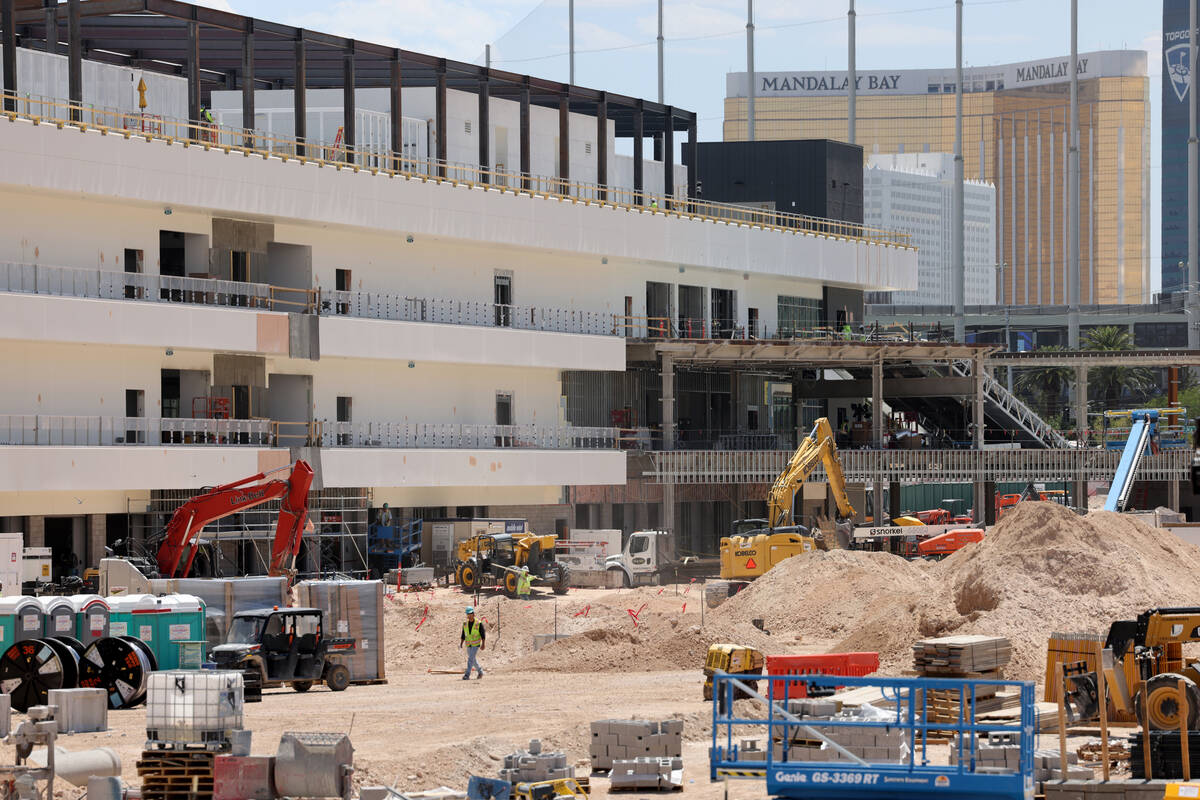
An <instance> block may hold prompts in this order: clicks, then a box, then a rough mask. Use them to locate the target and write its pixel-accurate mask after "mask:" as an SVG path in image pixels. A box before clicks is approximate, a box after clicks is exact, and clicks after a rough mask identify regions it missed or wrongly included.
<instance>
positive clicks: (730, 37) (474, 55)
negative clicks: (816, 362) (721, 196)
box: [201, 0, 1162, 288]
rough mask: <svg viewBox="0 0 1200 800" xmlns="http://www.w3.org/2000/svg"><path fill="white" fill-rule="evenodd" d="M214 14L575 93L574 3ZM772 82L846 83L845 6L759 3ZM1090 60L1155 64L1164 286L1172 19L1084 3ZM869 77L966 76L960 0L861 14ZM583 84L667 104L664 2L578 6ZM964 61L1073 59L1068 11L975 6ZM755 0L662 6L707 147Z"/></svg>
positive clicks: (673, 69)
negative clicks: (774, 75) (1164, 158)
mask: <svg viewBox="0 0 1200 800" xmlns="http://www.w3.org/2000/svg"><path fill="white" fill-rule="evenodd" d="M201 2H203V3H204V4H206V5H213V6H218V7H223V8H229V9H232V10H235V11H238V12H241V13H245V14H253V15H255V16H258V17H261V18H265V19H271V20H277V21H280V22H286V23H290V24H295V25H301V26H304V27H308V28H313V29H316V30H321V31H326V32H330V33H336V34H342V35H347V36H354V37H356V38H360V39H365V40H369V41H375V42H380V43H383V44H389V45H393V46H399V47H404V48H406V49H409V50H416V51H421V52H427V53H433V54H438V55H444V56H447V57H450V58H455V59H459V60H463V61H481V60H482V55H483V51H484V45H485V44H488V43H491V44H492V46H493V51H492V58H493V63H494V65H495V66H497V67H501V68H504V69H507V70H511V71H514V72H521V73H528V74H531V75H537V76H540V77H546V78H551V79H555V80H566V79H567V72H568V65H567V57H566V55H565V53H566V51H567V0H546V1H545V2H542V3H534V2H529V1H528V0H441V2H438V1H436V0H326V1H325V2H317V1H316V0H254V2H250V1H249V0H201ZM754 6H755V8H754V12H755V23H756V27H757V32H756V37H755V63H756V67H757V68H758V69H760V70H790V69H797V70H799V69H844V68H845V66H846V22H845V19H846V18H845V14H846V8H847V3H846V2H845V0H839V1H838V2H816V1H814V0H756V2H755V3H754ZM1079 6H1080V20H1079V49H1080V51H1088V50H1102V49H1120V48H1129V49H1138V50H1147V51H1149V53H1150V57H1149V60H1148V63H1149V71H1150V103H1151V119H1152V129H1153V130H1152V148H1151V170H1152V172H1151V196H1152V202H1153V208H1152V221H1151V231H1152V243H1151V259H1152V260H1151V274H1152V275H1153V276H1154V282H1155V284H1154V285H1155V288H1157V285H1158V277H1159V276H1158V261H1159V247H1158V200H1159V189H1158V176H1159V163H1160V158H1159V133H1158V112H1159V97H1160V81H1161V77H1162V67H1161V65H1162V55H1161V32H1162V5H1161V3H1158V2H1144V1H1139V0H1134V1H1133V2H1130V1H1129V0H1124V1H1123V2H1118V1H1117V0H1080V3H1079ZM856 10H857V12H858V47H859V50H858V67H859V69H874V68H927V67H947V66H953V64H954V3H953V2H952V0H858V2H857V4H856ZM575 15H576V24H575V45H576V51H577V53H576V59H575V73H576V74H575V79H576V83H578V84H580V85H583V86H591V87H594V88H603V89H607V90H610V91H615V92H620V93H622V94H628V95H634V96H638V97H645V98H649V99H656V96H657V80H658V79H657V72H656V50H655V41H654V40H655V36H656V35H657V2H656V0H576V2H575ZM963 20H964V22H963V27H964V44H963V49H964V60H965V62H966V63H967V64H968V65H970V64H977V65H984V64H999V63H1007V62H1011V61H1021V60H1026V59H1038V58H1048V57H1051V56H1061V55H1066V54H1068V53H1069V52H1070V4H1069V2H1068V0H966V2H965V3H964V12H963ZM745 24H746V3H745V0H664V36H665V39H666V68H665V84H666V90H665V100H666V102H668V103H672V104H674V105H677V106H681V107H683V108H686V109H689V110H693V111H696V112H697V113H698V114H699V117H700V138H701V139H702V140H705V139H719V138H720V136H721V116H722V101H723V99H724V95H725V73H726V72H730V71H740V70H744V69H745V66H746V52H745Z"/></svg>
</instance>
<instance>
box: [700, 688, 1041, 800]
mask: <svg viewBox="0 0 1200 800" xmlns="http://www.w3.org/2000/svg"><path fill="white" fill-rule="evenodd" d="M764 680H765V681H767V685H766V688H765V691H762V692H755V691H753V688H752V687H753V685H754V684H753V683H752V682H753V681H764ZM797 680H803V681H804V682H805V683H807V684H808V685H809V687H810V689H809V693H810V694H812V693H813V691H812V690H813V688H820V687H827V688H832V687H839V686H840V687H845V688H846V689H854V688H859V687H874V688H878V689H879V690H880V691H881V693H882V697H883V700H884V702H885V703H886V704H887V705H888V706H889V708H887V709H877V712H878V713H877V714H876V716H875V718H855V717H852V716H837V717H833V718H824V717H822V718H820V719H800V718H799V717H797V716H795V715H793V714H790V713H789V712H788V711H787V701H786V699H785V698H786V696H787V694H788V688H787V687H788V684H789V682H790V683H792V684H794V683H795V682H796V681H797ZM993 687H994V688H995V690H997V691H998V690H1010V691H1011V690H1017V691H1018V693H1019V696H1020V706H1019V711H1020V713H1019V722H1017V723H1015V724H1004V723H1000V722H981V721H979V720H978V719H976V718H975V717H974V715H973V714H971V713H970V709H971V708H974V707H975V702H974V700H975V698H976V697H978V696H979V695H980V692H981V690H984V689H987V690H988V693H990V692H991V690H992V688H993ZM938 690H943V691H951V692H957V693H958V694H957V697H959V698H967V699H968V700H969V702H966V703H964V702H959V703H958V706H959V713H958V719H957V720H956V721H950V722H947V721H945V720H944V718H942V717H940V716H939V717H937V718H934V719H931V713H930V711H931V704H930V692H931V691H938ZM792 693H793V694H794V693H795V692H794V691H793V692H792ZM747 695H749V696H750V697H752V698H753V699H755V700H759V701H761V702H762V703H765V704H766V705H767V716H766V718H765V719H753V718H748V717H739V716H737V711H736V709H735V707H734V703H733V700H734V699H735V697H737V698H742V697H745V696H747ZM844 729H850V730H851V731H854V730H859V731H866V732H869V731H871V730H875V731H878V730H880V729H883V730H885V731H894V730H897V729H898V730H899V732H900V739H901V741H902V742H903V746H902V748H901V752H902V755H901V756H900V757H899V758H897V759H895V760H890V759H889V760H878V759H868V758H865V757H862V756H859V755H855V754H854V753H853V752H852V751H849V752H848V751H847V749H846V748H845V746H843V745H840V744H838V743H837V742H835V741H834V740H833V735H836V734H835V733H834V732H836V731H840V730H844ZM735 731H736V733H735ZM797 732H802V733H803V738H804V739H806V740H813V741H818V742H822V743H823V746H824V748H826V749H832V750H835V751H840V756H841V759H842V760H836V761H834V760H811V759H808V758H806V757H805V754H804V752H803V750H804V749H808V748H800V747H798V746H796V745H795V744H794V742H795V737H796V733H797ZM991 733H1002V734H1009V735H1010V737H1012V738H1014V739H1015V741H1016V744H1017V745H1018V746H1019V754H1020V758H1019V764H1018V765H1017V767H1016V768H1015V769H1007V768H1005V769H999V768H996V767H994V766H985V765H983V764H981V763H979V759H978V743H979V737H980V736H985V737H986V735H987V734H991ZM754 735H759V736H765V740H764V741H765V746H764V748H763V750H762V751H747V752H745V753H744V752H742V750H741V748H740V747H739V744H738V742H737V740H740V739H742V738H744V737H746V736H754ZM947 736H949V737H950V749H951V751H952V753H953V755H954V756H956V758H954V759H953V760H954V761H955V763H954V764H942V763H937V764H934V763H931V761H930V753H929V749H928V748H929V745H930V744H933V743H934V742H931V741H930V740H931V739H935V740H937V743H938V744H940V743H943V742H944V741H945V737H947ZM1035 736H1036V724H1035V713H1034V685H1033V684H1032V683H1030V682H1027V681H997V680H973V679H960V678H880V677H865V678H855V677H846V676H835V675H805V676H803V678H797V677H796V676H793V675H779V676H762V675H726V674H724V673H718V674H717V675H715V676H713V739H712V747H711V749H710V751H709V777H710V779H711V780H714V781H716V780H720V779H722V778H726V779H727V778H730V777H734V778H764V779H765V780H766V788H767V794H768V795H769V796H772V797H790V798H804V800H847V799H848V798H855V797H863V796H867V795H869V796H870V797H871V798H872V800H889V799H892V800H911V799H912V798H925V797H939V798H948V800H967V799H968V798H985V799H986V798H995V799H996V800H1019V799H1020V800H1026V799H1031V798H1032V797H1033V760H1034V739H1035ZM777 744H778V745H781V747H780V748H779V749H778V750H777V746H776V745H777Z"/></svg>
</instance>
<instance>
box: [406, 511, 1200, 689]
mask: <svg viewBox="0 0 1200 800" xmlns="http://www.w3.org/2000/svg"><path fill="white" fill-rule="evenodd" d="M692 589H695V591H693V590H692ZM692 589H689V588H688V587H686V586H684V587H668V588H659V587H645V588H639V589H626V590H620V591H608V592H603V591H601V592H591V593H587V594H585V595H584V596H583V597H584V598H587V599H582V598H577V596H576V595H575V593H574V592H572V593H571V594H569V595H567V596H566V597H558V598H555V597H554V596H552V595H547V596H544V597H541V598H536V599H534V600H533V601H531V602H526V601H519V600H509V599H506V598H503V597H496V596H487V597H486V598H481V599H480V613H481V617H482V618H483V619H485V620H486V621H487V624H488V626H489V635H488V650H487V652H486V653H485V654H484V659H485V660H484V663H485V667H484V668H485V669H488V668H498V669H501V670H543V671H552V672H579V673H588V672H612V671H633V672H641V671H654V670H664V669H666V670H671V669H696V670H699V668H700V667H701V665H702V664H703V661H704V653H705V651H706V650H707V648H708V645H709V644H712V643H715V642H737V643H740V644H745V645H749V646H752V647H758V648H760V649H762V650H763V651H764V652H766V653H768V654H788V653H799V652H820V651H826V650H827V651H844V650H875V651H878V652H879V653H880V660H881V662H882V666H883V668H884V670H885V671H886V672H890V673H892V674H896V673H898V672H899V671H901V670H906V669H910V668H911V667H912V654H911V647H912V644H913V642H915V641H916V640H918V639H922V638H926V637H931V636H944V635H949V634H952V633H977V634H986V635H998V636H1007V637H1008V638H1009V639H1011V640H1012V642H1013V660H1012V663H1011V664H1010V666H1009V669H1008V672H1007V674H1008V675H1009V676H1010V677H1014V678H1022V679H1028V680H1039V679H1041V677H1042V674H1043V670H1044V665H1045V654H1046V639H1047V637H1048V636H1049V635H1050V634H1051V633H1053V632H1055V631H1080V632H1092V633H1105V632H1107V630H1108V627H1109V625H1110V624H1111V623H1112V621H1113V620H1115V619H1128V618H1131V617H1132V616H1134V615H1136V614H1138V613H1139V612H1141V611H1144V610H1145V609H1147V608H1151V607H1154V606H1163V605H1196V604H1198V603H1200V548H1196V547H1193V546H1192V545H1189V544H1186V543H1184V542H1182V541H1180V540H1179V539H1177V538H1176V537H1175V536H1174V535H1172V534H1171V533H1169V532H1167V531H1163V530H1156V529H1154V528H1150V527H1149V526H1147V525H1145V524H1144V523H1142V522H1139V521H1137V520H1135V519H1133V518H1131V517H1125V516H1122V515H1119V514H1110V513H1106V512H1096V513H1093V514H1090V515H1088V516H1086V517H1079V516H1077V515H1075V514H1073V513H1072V512H1070V511H1068V510H1066V509H1064V508H1062V507H1060V506H1057V505H1054V504H1051V503H1032V502H1027V503H1022V504H1021V505H1020V506H1018V507H1017V508H1016V509H1015V510H1013V511H1012V512H1010V513H1008V514H1007V515H1006V516H1005V518H1004V520H1003V521H1002V522H1001V523H1000V524H999V525H997V526H996V527H994V528H993V529H992V530H991V532H990V533H989V534H988V536H987V538H985V539H984V541H983V542H981V543H980V544H977V545H971V546H969V547H966V548H964V549H963V550H961V551H960V552H958V553H956V554H954V555H953V556H951V557H950V558H947V559H946V560H944V561H941V562H936V563H934V562H926V561H906V560H904V559H902V558H899V557H897V556H893V555H889V554H886V553H864V552H857V551H842V550H839V551H833V552H827V553H821V552H818V553H808V554H804V555H800V556H796V557H794V558H790V559H788V560H787V561H784V562H783V563H782V564H780V565H779V566H777V567H776V568H775V569H773V570H771V571H770V572H769V573H767V574H766V575H764V576H763V577H762V578H759V579H758V580H756V581H754V582H753V583H751V584H750V586H749V587H748V588H747V589H746V590H745V591H743V592H741V593H740V594H738V595H736V596H735V597H732V598H730V599H729V600H728V601H726V602H725V603H724V604H723V605H721V606H720V607H719V608H717V609H714V610H710V611H708V613H707V615H706V616H705V618H704V624H703V626H701V624H700V622H701V615H700V613H699V611H700V605H701V603H702V600H701V592H700V591H699V586H698V585H697V586H695V587H692ZM470 601H471V598H469V597H466V596H464V595H462V594H460V593H459V592H458V590H457V589H438V590H437V591H436V592H435V593H433V594H424V595H418V596H412V597H408V598H404V597H395V598H392V599H391V600H390V601H389V602H388V609H387V614H386V624H387V653H386V655H387V660H388V662H389V664H397V665H401V664H403V665H406V667H405V668H408V665H412V666H413V667H416V668H418V669H424V668H426V667H430V668H455V667H458V666H460V665H461V663H462V661H463V653H462V651H461V650H460V649H459V647H458V638H459V637H458V631H459V627H460V626H461V624H462V605H463V604H464V603H467V602H470ZM633 612H639V614H640V615H639V616H638V621H637V624H634V621H633V620H632V618H631V616H630V615H631V613H633ZM759 618H761V619H762V620H763V622H764V628H765V629H766V630H767V631H770V634H766V633H763V632H762V631H760V630H758V629H756V628H755V627H753V625H751V620H754V619H759ZM422 619H424V622H422ZM501 622H503V626H502V627H501V626H500V625H499V623H501ZM418 626H419V627H418ZM554 630H557V631H559V633H560V634H566V635H567V636H568V638H565V639H562V640H560V641H558V642H555V643H553V644H550V645H547V646H546V647H544V648H543V649H541V650H539V651H536V652H535V651H534V650H533V634H534V633H549V632H551V631H554Z"/></svg>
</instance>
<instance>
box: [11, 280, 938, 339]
mask: <svg viewBox="0 0 1200 800" xmlns="http://www.w3.org/2000/svg"><path fill="white" fill-rule="evenodd" d="M0 292H23V293H28V294H44V295H56V296H62V297H88V298H97V299H101V300H132V301H136V302H150V303H184V304H190V305H206V306H221V307H225V308H246V309H252V310H258V311H282V312H293V313H320V314H322V315H326V316H348V317H354V318H357V319H382V320H393V321H401V322H433V323H442V324H447V325H471V326H481V327H494V328H514V329H517V330H531V331H548V332H556V333H579V334H588V335H594V336H622V337H625V338H629V339H705V340H708V339H713V340H716V339H725V340H750V339H757V340H780V339H805V340H829V339H836V340H839V341H854V342H884V341H914V340H916V341H944V340H948V339H951V338H952V336H951V334H952V332H951V330H950V329H949V328H943V327H942V326H941V325H940V324H934V325H918V326H914V325H911V324H910V325H898V324H886V325H885V324H880V323H873V324H871V325H855V326H853V328H852V329H849V330H847V329H846V328H845V327H841V328H839V327H837V326H829V325H813V326H800V325H788V324H784V325H780V326H778V327H776V328H773V329H772V328H768V327H767V326H765V325H761V324H758V323H755V324H753V325H749V326H747V324H746V323H744V322H741V321H740V320H738V319H735V318H728V319H724V318H711V319H710V318H706V317H695V318H689V317H653V316H651V317H646V316H626V315H622V314H612V313H610V312H607V311H585V310H579V309H569V308H544V307H537V306H518V305H510V304H502V303H487V302H480V301H475V300H453V299H448V298H437V297H414V296H411V295H403V294H396V293H390V292H363V291H339V290H331V289H322V288H320V287H317V288H315V289H299V288H293V287H290V286H274V285H271V284H266V283H247V282H243V281H229V280H218V279H214V278H193V277H177V276H172V275H146V274H142V273H137V272H117V271H115V270H102V269H77V268H74V267H56V266H46V265H43V264H25V263H14V262H0Z"/></svg>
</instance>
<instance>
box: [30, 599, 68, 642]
mask: <svg viewBox="0 0 1200 800" xmlns="http://www.w3.org/2000/svg"><path fill="white" fill-rule="evenodd" d="M37 601H38V602H39V603H41V605H42V636H43V637H44V638H46V639H49V638H51V637H62V636H70V637H71V638H74V637H75V606H73V605H72V604H71V601H70V600H68V599H67V598H66V597H62V596H59V595H46V596H43V597H39V598H37Z"/></svg>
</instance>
